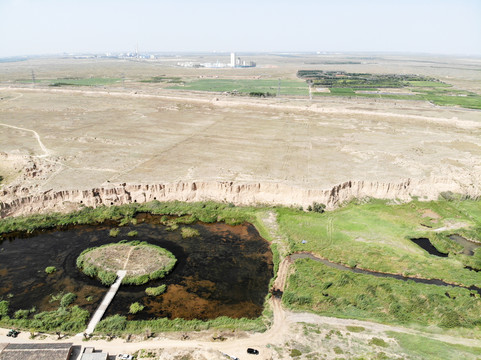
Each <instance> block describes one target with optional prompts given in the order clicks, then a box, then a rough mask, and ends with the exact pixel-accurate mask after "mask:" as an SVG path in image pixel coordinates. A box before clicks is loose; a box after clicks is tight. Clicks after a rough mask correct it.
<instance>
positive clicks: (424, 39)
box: [0, 0, 481, 57]
mask: <svg viewBox="0 0 481 360" xmlns="http://www.w3.org/2000/svg"><path fill="white" fill-rule="evenodd" d="M137 44H138V47H139V52H173V53H175V52H214V51H217V52H231V51H236V52H304V51H306V52H310V51H321V52H324V51H326V52H408V53H428V54H447V55H476V56H481V0H357V1H356V0H329V1H325V0H317V1H316V0H293V1H292V0H291V1H287V0H265V1H263V0H256V1H254V0H238V1H229V0H223V1H220V0H203V1H202V0H197V1H194V0H130V1H127V0H0V57H9V56H18V55H42V54H61V53H106V52H133V51H135V48H136V47H137Z"/></svg>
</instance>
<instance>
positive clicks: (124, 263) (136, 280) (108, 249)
mask: <svg viewBox="0 0 481 360" xmlns="http://www.w3.org/2000/svg"><path fill="white" fill-rule="evenodd" d="M176 261H177V259H176V258H175V256H174V255H173V254H172V253H171V252H170V251H168V250H166V249H164V248H161V247H160V246H156V245H152V244H149V243H147V242H140V241H126V240H122V241H120V242H118V243H111V244H106V245H102V246H98V247H93V248H88V249H86V250H84V251H83V252H82V253H81V254H80V255H79V257H78V258H77V267H78V268H79V269H80V270H81V271H82V272H83V273H84V274H85V275H87V276H90V277H97V278H98V279H99V280H100V281H101V282H102V284H104V285H112V284H113V283H114V282H115V279H116V278H117V274H116V273H117V271H118V270H125V271H127V275H126V276H125V277H124V279H123V280H122V284H127V285H142V284H145V283H147V282H149V281H150V280H155V279H160V278H163V277H164V276H166V275H167V274H168V273H169V272H170V271H171V270H172V269H173V267H174V265H175V263H176Z"/></svg>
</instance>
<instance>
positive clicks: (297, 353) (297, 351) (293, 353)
mask: <svg viewBox="0 0 481 360" xmlns="http://www.w3.org/2000/svg"><path fill="white" fill-rule="evenodd" d="M301 355H302V353H301V352H300V351H299V350H297V349H291V357H298V356H301Z"/></svg>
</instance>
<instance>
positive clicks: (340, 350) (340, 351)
mask: <svg viewBox="0 0 481 360" xmlns="http://www.w3.org/2000/svg"><path fill="white" fill-rule="evenodd" d="M334 352H335V353H336V354H338V355H339V354H344V351H342V349H341V348H340V347H339V346H336V347H334Z"/></svg>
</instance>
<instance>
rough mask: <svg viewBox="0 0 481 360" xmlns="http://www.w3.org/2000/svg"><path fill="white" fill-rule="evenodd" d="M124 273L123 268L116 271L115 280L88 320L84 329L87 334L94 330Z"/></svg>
mask: <svg viewBox="0 0 481 360" xmlns="http://www.w3.org/2000/svg"><path fill="white" fill-rule="evenodd" d="M126 274H127V271H125V270H119V271H117V280H115V282H114V283H113V284H112V286H111V287H110V289H109V291H108V292H107V294H106V295H105V297H104V299H103V300H102V302H101V303H100V306H99V307H98V308H97V311H95V314H94V316H92V319H91V320H90V322H89V325H88V326H87V330H85V333H86V334H87V335H90V334H92V333H93V332H94V330H95V327H96V326H97V324H98V323H99V321H100V320H102V317H103V316H104V314H105V311H106V310H107V308H108V307H109V305H110V303H111V302H112V300H113V298H114V296H115V294H116V293H117V291H118V290H119V287H120V284H121V283H122V280H123V279H124V277H125V275H126ZM81 335H83V334H81Z"/></svg>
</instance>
